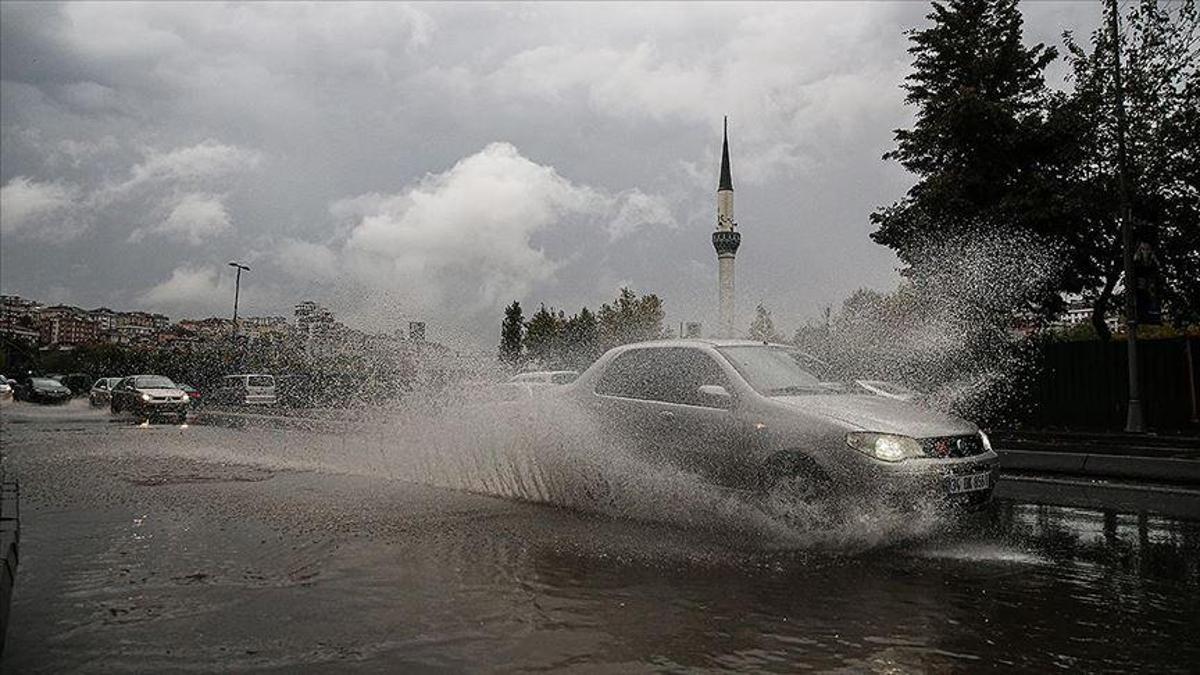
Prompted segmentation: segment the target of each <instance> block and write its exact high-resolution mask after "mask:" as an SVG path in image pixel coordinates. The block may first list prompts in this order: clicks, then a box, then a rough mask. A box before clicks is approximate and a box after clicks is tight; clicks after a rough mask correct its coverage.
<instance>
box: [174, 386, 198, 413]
mask: <svg viewBox="0 0 1200 675" xmlns="http://www.w3.org/2000/svg"><path fill="white" fill-rule="evenodd" d="M179 388H180V389H182V390H183V393H185V394H187V395H188V402H189V403H191V405H192V407H193V408H195V407H196V406H198V405H200V390H199V389H197V388H195V387H193V386H192V385H190V384H180V385H179Z"/></svg>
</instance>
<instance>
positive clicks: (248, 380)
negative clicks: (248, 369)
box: [216, 374, 275, 405]
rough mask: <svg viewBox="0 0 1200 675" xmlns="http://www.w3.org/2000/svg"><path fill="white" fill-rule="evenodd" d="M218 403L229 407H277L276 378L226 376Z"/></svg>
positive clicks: (219, 390) (219, 391)
mask: <svg viewBox="0 0 1200 675" xmlns="http://www.w3.org/2000/svg"><path fill="white" fill-rule="evenodd" d="M216 401H217V402H219V403H225V404H229V405H275V378H274V377H272V376H270V375H249V374H247V375H226V376H225V377H224V378H222V379H221V386H220V388H219V389H217V393H216Z"/></svg>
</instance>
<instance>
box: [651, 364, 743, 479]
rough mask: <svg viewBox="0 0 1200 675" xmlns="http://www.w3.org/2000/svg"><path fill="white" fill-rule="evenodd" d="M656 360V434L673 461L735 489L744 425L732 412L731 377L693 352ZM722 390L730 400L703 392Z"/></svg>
mask: <svg viewBox="0 0 1200 675" xmlns="http://www.w3.org/2000/svg"><path fill="white" fill-rule="evenodd" d="M662 352H663V353H662V354H661V356H660V358H658V359H657V360H656V361H657V367H658V368H660V373H659V374H658V379H659V382H660V386H659V388H658V391H657V400H656V401H655V403H654V405H655V409H656V414H655V415H654V419H655V421H656V422H657V428H656V429H655V430H654V435H655V437H656V438H658V439H659V440H658V442H659V444H660V445H661V446H662V448H661V449H662V452H663V453H664V455H666V456H667V457H668V458H669V460H670V462H671V463H672V464H674V465H676V466H678V467H679V468H681V469H684V470H685V471H689V472H692V473H696V474H698V475H700V476H702V477H703V478H705V479H706V480H708V481H709V482H713V483H717V484H731V481H732V480H733V477H734V476H735V475H737V473H738V463H739V462H741V461H743V460H744V457H743V454H744V453H743V452H742V445H741V443H740V439H741V436H742V434H741V433H740V431H741V425H740V423H739V421H738V418H737V416H736V414H735V413H734V403H735V400H734V398H733V396H732V392H733V388H732V386H731V385H730V382H729V378H728V376H727V375H726V374H725V372H724V370H723V369H722V368H721V367H720V365H718V364H717V362H716V361H715V360H714V359H713V358H712V356H710V355H709V354H707V353H706V352H704V351H703V350H702V349H698V348H695V347H670V348H665V349H663V350H662ZM705 385H708V386H714V385H715V386H719V387H721V388H723V389H724V390H725V391H726V392H727V393H729V394H730V395H729V396H717V395H713V394H708V393H704V392H702V391H701V390H700V388H701V387H702V386H705Z"/></svg>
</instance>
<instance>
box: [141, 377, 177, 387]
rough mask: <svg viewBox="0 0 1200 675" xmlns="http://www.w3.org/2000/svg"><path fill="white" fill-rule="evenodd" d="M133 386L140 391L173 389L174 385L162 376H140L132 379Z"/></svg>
mask: <svg viewBox="0 0 1200 675" xmlns="http://www.w3.org/2000/svg"><path fill="white" fill-rule="evenodd" d="M134 386H136V387H139V388H141V389H174V388H175V383H174V382H172V381H171V380H170V379H168V378H165V377H163V376H162V375H142V376H139V377H136V378H134Z"/></svg>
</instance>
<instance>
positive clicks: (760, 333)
mask: <svg viewBox="0 0 1200 675" xmlns="http://www.w3.org/2000/svg"><path fill="white" fill-rule="evenodd" d="M746 337H747V338H749V339H751V340H758V341H759V342H783V336H781V335H780V334H779V332H778V331H776V330H775V321H774V320H772V318H771V310H769V309H767V308H766V307H765V306H763V304H762V303H761V302H760V303H758V307H755V308H754V320H753V321H751V322H750V332H749V333H748V334H747V335H746Z"/></svg>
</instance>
